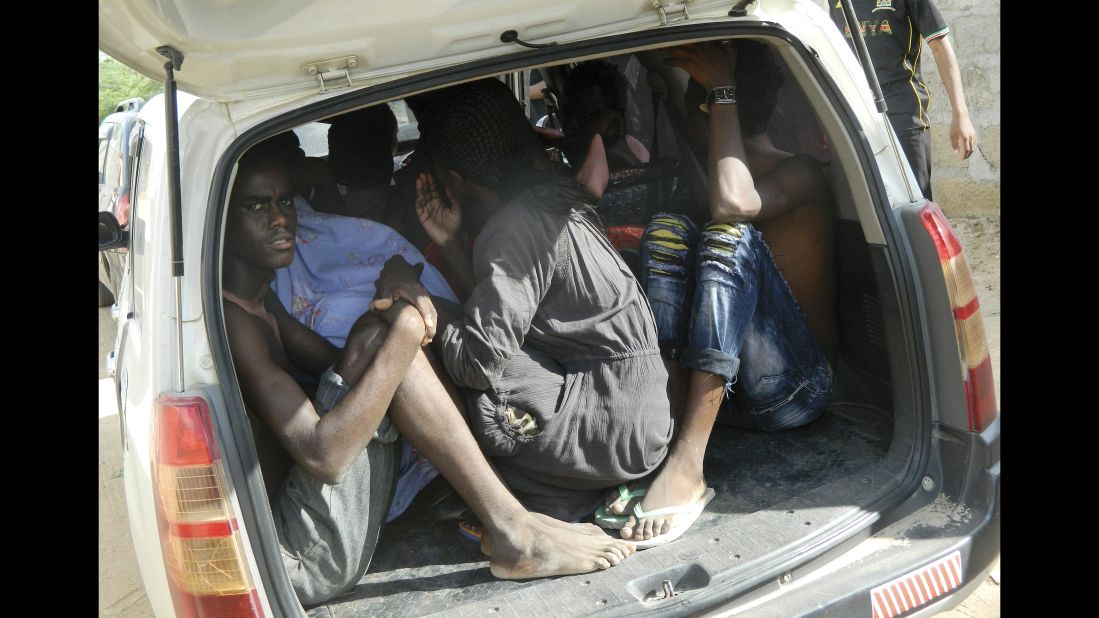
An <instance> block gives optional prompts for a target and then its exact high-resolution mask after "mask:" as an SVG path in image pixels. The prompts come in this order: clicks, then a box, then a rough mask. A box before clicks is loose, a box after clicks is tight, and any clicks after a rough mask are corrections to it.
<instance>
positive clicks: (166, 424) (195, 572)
mask: <svg viewBox="0 0 1099 618" xmlns="http://www.w3.org/2000/svg"><path fill="white" fill-rule="evenodd" d="M152 455H153V456H152V467H153V470H152V472H153V479H154V481H153V482H154V485H155V489H156V494H157V523H158V524H159V527H160V537H161V544H162V547H163V550H164V559H165V563H166V566H167V570H168V585H169V588H171V590H172V601H173V603H174V604H175V609H176V613H177V614H178V615H180V616H189V617H191V616H193V617H196V618H197V617H206V616H210V617H212V616H241V617H243V616H248V617H254V616H263V610H262V605H261V604H260V601H259V597H258V594H257V592H256V588H255V586H253V585H252V581H251V577H250V575H249V573H248V570H247V568H245V562H244V550H243V545H242V543H241V539H240V533H239V531H238V530H237V520H236V518H235V517H233V513H232V508H231V505H230V503H229V500H228V493H227V492H226V484H225V481H224V472H223V470H222V465H221V459H220V455H219V453H218V448H217V442H216V441H215V439H214V432H213V427H212V425H211V421H210V409H209V406H208V405H207V403H206V401H205V400H204V399H202V398H201V397H183V396H174V395H161V396H160V397H159V398H158V399H157V401H156V414H155V416H154V421H153V454H152Z"/></svg>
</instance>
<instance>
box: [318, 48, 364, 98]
mask: <svg viewBox="0 0 1099 618" xmlns="http://www.w3.org/2000/svg"><path fill="white" fill-rule="evenodd" d="M358 64H359V59H358V57H357V56H343V57H341V58H333V59H331V60H317V61H316V62H309V63H307V64H306V65H305V72H306V73H308V74H310V75H314V76H316V78H317V83H318V84H320V86H321V90H320V91H321V92H332V91H333V90H340V89H341V88H350V87H351V69H353V68H355V66H356V65H358Z"/></svg>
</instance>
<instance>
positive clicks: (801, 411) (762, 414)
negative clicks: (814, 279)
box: [641, 213, 834, 431]
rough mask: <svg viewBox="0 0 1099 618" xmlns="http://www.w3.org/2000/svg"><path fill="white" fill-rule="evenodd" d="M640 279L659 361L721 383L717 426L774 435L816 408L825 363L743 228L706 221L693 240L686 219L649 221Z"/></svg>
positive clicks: (822, 399) (823, 395) (827, 378)
mask: <svg viewBox="0 0 1099 618" xmlns="http://www.w3.org/2000/svg"><path fill="white" fill-rule="evenodd" d="M641 272H642V277H643V281H642V283H643V285H644V287H645V292H646V294H647V295H648V297H649V304H650V305H651V306H652V309H653V315H654V317H655V318H656V326H657V331H658V334H659V338H660V348H661V352H662V353H663V354H664V356H665V358H669V359H674V360H678V361H679V362H680V364H681V365H682V366H683V367H684V368H687V369H691V370H698V371H706V372H709V373H713V374H715V375H719V376H721V377H723V378H725V385H726V397H725V399H724V401H723V402H722V405H721V412H720V413H719V415H718V422H720V423H723V424H731V425H737V426H741V427H748V428H751V429H760V430H764V431H780V430H783V429H792V428H794V427H799V426H801V425H804V424H806V423H808V422H810V421H812V420H813V419H815V418H816V417H817V416H819V415H820V413H821V412H822V411H823V410H824V408H825V406H826V405H827V404H828V398H829V395H830V394H831V391H832V385H833V382H834V378H833V376H832V369H831V367H829V365H828V358H827V356H826V355H825V353H824V350H823V348H822V347H821V346H820V344H819V343H817V341H816V339H815V338H814V337H813V335H812V333H811V332H809V327H808V325H807V324H806V321H805V316H804V314H802V312H801V308H800V307H799V306H798V304H797V301H795V300H794V296H793V294H791V293H790V288H789V286H788V285H787V283H786V279H784V278H783V276H782V274H781V273H780V272H779V271H778V268H777V267H776V266H775V260H774V258H773V257H772V256H771V250H770V248H768V247H767V244H766V243H764V242H763V237H762V236H761V235H760V233H759V232H758V231H757V230H756V229H755V228H754V227H753V226H752V225H751V224H748V223H711V224H709V225H708V226H707V227H706V229H705V230H703V231H702V233H701V234H699V232H698V229H697V227H696V226H695V225H694V223H693V222H692V221H691V220H690V219H689V218H687V217H685V216H682V215H674V214H667V213H660V214H657V215H656V216H654V217H653V218H652V220H651V221H650V223H649V226H648V227H647V228H646V230H645V236H644V237H643V238H642V241H641ZM734 385H735V386H734Z"/></svg>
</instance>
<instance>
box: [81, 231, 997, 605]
mask: <svg viewBox="0 0 1099 618" xmlns="http://www.w3.org/2000/svg"><path fill="white" fill-rule="evenodd" d="M951 225H952V226H953V227H954V230H955V232H956V233H957V235H958V238H959V239H960V240H961V242H962V246H963V247H964V248H965V254H966V259H967V260H968V262H969V266H970V268H971V269H972V271H973V280H974V284H975V285H976V286H977V293H978V295H979V297H980V302H981V315H982V317H983V319H984V325H985V332H986V333H987V337H988V349H989V354H990V355H991V357H992V372H993V377H994V380H995V382H996V396H997V398H999V395H1000V220H999V217H987V216H986V217H967V218H957V219H952V220H951ZM114 336H115V330H114V321H113V320H112V319H111V317H110V312H109V310H108V309H107V308H101V309H100V310H99V359H100V362H99V378H100V404H99V615H100V616H102V617H107V616H111V617H114V616H120V617H124V618H137V617H143V616H151V615H152V609H151V607H150V606H149V601H148V599H147V598H146V597H145V591H144V588H143V586H142V583H141V577H140V575H139V573H138V569H137V561H136V559H135V557H134V552H133V546H132V544H131V542H130V527H129V522H128V520H127V517H126V503H125V498H124V496H123V479H122V452H121V448H120V446H121V445H120V438H119V425H118V414H117V412H116V411H115V410H114V393H113V388H114V384H113V381H111V380H105V379H104V378H106V377H107V373H106V369H105V368H104V364H103V359H104V357H105V356H106V354H107V353H108V352H110V350H111V349H112V348H113V347H114ZM999 578H1000V567H999V561H997V563H996V566H995V567H993V570H992V573H991V574H990V575H989V576H988V577H986V578H985V582H984V583H983V584H982V585H981V586H980V587H979V588H978V589H977V590H976V591H975V592H974V593H973V594H971V595H970V596H969V598H967V599H966V600H965V602H964V603H962V604H960V605H959V606H958V607H956V608H955V609H953V610H951V611H949V612H943V613H940V614H939V617H940V618H963V617H965V618H993V617H998V616H999V615H1000V584H999Z"/></svg>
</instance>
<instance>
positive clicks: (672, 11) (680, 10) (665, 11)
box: [649, 0, 691, 26]
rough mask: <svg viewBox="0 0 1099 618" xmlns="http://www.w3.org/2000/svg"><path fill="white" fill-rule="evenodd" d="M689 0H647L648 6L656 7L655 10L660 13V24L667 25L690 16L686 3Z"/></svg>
mask: <svg viewBox="0 0 1099 618" xmlns="http://www.w3.org/2000/svg"><path fill="white" fill-rule="evenodd" d="M690 1H691V0H683V1H682V2H674V1H670V0H649V6H651V7H652V8H654V9H656V12H657V13H659V14H660V25H662V26H667V25H668V24H674V23H675V22H677V21H686V20H688V19H690V18H691V14H690V13H688V12H687V3H688V2H690Z"/></svg>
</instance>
